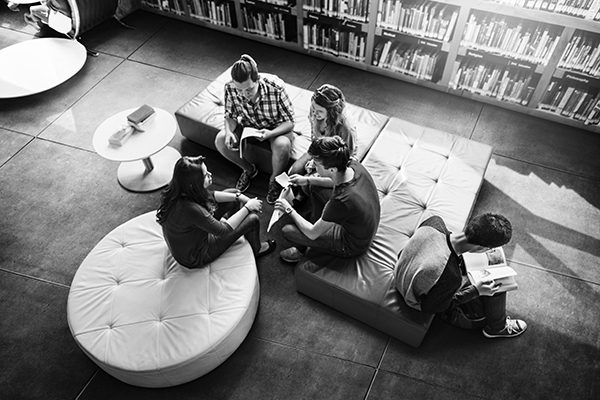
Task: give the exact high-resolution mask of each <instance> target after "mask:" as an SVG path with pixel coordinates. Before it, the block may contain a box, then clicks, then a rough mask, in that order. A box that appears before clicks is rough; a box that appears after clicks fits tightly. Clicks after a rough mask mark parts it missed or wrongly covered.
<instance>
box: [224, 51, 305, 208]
mask: <svg viewBox="0 0 600 400" xmlns="http://www.w3.org/2000/svg"><path fill="white" fill-rule="evenodd" d="M231 78H232V80H231V81H230V82H228V83H226V84H225V129H224V130H222V131H221V132H219V133H218V134H217V137H216V138H215V147H216V148H217V150H218V151H219V153H221V154H222V155H223V156H224V157H225V158H227V159H228V160H229V161H231V162H233V163H234V164H236V165H237V166H239V167H240V168H242V170H243V172H242V175H241V176H240V178H239V179H238V182H237V184H236V188H237V189H238V190H239V191H240V192H245V191H246V190H247V189H248V187H249V186H250V180H251V179H252V178H254V177H255V176H256V175H257V174H258V169H257V167H256V165H254V164H253V163H251V162H250V161H248V160H246V159H245V158H244V157H240V153H239V147H238V146H239V138H240V137H241V133H242V130H243V128H244V127H251V128H254V129H258V130H259V131H260V132H261V133H262V136H260V137H257V138H252V139H248V140H258V141H260V142H263V141H267V142H268V143H269V146H270V148H271V152H272V158H271V165H272V170H273V171H272V174H271V178H270V181H269V189H268V191H267V203H269V204H273V203H274V202H275V200H277V198H278V197H279V194H280V193H281V190H282V187H281V186H280V185H279V184H278V183H277V182H276V181H275V177H276V176H277V175H279V174H281V173H282V172H283V171H285V169H286V168H287V166H288V163H289V160H290V154H291V150H292V143H293V141H294V133H293V132H292V130H293V129H294V108H293V106H292V102H291V101H290V98H289V96H288V94H287V92H286V90H285V87H284V83H283V81H282V80H281V79H279V78H277V77H275V76H270V77H269V78H267V77H263V76H261V75H260V74H259V73H258V67H257V65H256V62H255V61H254V59H253V58H252V57H250V56H249V55H247V54H244V55H242V56H241V57H240V59H239V60H238V61H236V62H235V63H234V64H233V66H232V68H231ZM242 156H243V155H242Z"/></svg>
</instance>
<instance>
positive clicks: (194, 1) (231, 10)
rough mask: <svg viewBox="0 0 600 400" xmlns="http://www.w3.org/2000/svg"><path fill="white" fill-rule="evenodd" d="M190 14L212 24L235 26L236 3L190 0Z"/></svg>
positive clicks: (218, 0)
mask: <svg viewBox="0 0 600 400" xmlns="http://www.w3.org/2000/svg"><path fill="white" fill-rule="evenodd" d="M188 7H189V10H190V16H191V17H193V18H196V19H200V20H202V21H206V22H210V23H211V24H215V25H220V26H228V27H235V25H237V24H235V23H234V20H235V19H234V18H233V17H232V16H233V15H235V4H233V3H230V2H227V1H225V2H224V1H220V0H217V1H215V0H188Z"/></svg>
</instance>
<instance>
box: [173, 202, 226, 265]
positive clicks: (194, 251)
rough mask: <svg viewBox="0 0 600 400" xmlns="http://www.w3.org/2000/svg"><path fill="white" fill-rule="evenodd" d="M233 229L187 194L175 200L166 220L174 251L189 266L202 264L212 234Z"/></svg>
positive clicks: (179, 259)
mask: <svg viewBox="0 0 600 400" xmlns="http://www.w3.org/2000/svg"><path fill="white" fill-rule="evenodd" d="M232 230H233V228H232V227H231V226H230V225H229V224H227V223H226V222H221V221H219V220H217V219H215V218H214V217H213V216H212V214H211V213H210V212H209V211H208V210H207V209H206V208H204V207H202V206H201V205H200V204H197V203H195V202H193V201H191V200H189V199H187V198H185V197H184V198H181V200H179V201H178V202H177V203H176V204H175V206H174V207H173V209H172V210H171V211H170V213H169V214H168V216H167V219H166V220H165V221H164V222H163V224H162V231H163V235H164V237H165V241H166V242H167V245H168V246H169V250H171V254H172V255H173V257H174V258H175V260H177V262H178V263H180V264H181V265H183V266H185V267H188V268H198V267H201V266H202V260H203V259H204V255H205V253H206V250H207V248H208V245H209V243H211V236H221V235H224V234H226V233H228V232H231V231H232Z"/></svg>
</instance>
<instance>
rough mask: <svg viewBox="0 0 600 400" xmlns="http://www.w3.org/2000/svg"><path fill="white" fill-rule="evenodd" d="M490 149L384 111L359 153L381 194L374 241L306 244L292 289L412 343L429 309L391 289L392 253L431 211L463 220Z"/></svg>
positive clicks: (452, 223) (453, 225)
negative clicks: (320, 247) (341, 251)
mask: <svg viewBox="0 0 600 400" xmlns="http://www.w3.org/2000/svg"><path fill="white" fill-rule="evenodd" d="M491 155H492V149H491V147H490V146H488V145H485V144H482V143H478V142H475V141H473V140H469V139H465V138H463V137H459V136H455V135H451V134H449V133H445V132H442V131H438V130H435V129H430V128H425V127H422V126H419V125H416V124H413V123H410V122H407V121H403V120H400V119H398V118H391V119H390V121H389V122H388V124H387V125H386V126H385V128H384V129H383V131H382V132H381V133H380V134H379V136H378V137H377V138H376V140H375V142H374V143H373V146H372V147H371V149H370V150H369V152H368V153H367V155H366V156H365V158H364V160H363V161H362V164H363V165H364V166H365V168H367V170H368V171H369V172H370V173H371V175H372V176H373V180H374V181H375V185H376V186H377V191H378V193H379V199H380V202H381V220H380V223H379V228H378V230H377V234H376V235H375V240H374V241H373V245H372V246H371V248H369V250H368V251H367V252H366V253H365V254H363V255H361V256H359V257H354V258H348V259H341V258H337V259H336V258H333V257H331V256H328V255H326V254H323V253H319V252H317V251H314V250H312V249H309V251H308V252H307V253H306V256H305V258H304V259H303V260H302V261H300V262H299V263H298V265H297V267H296V269H295V279H296V288H297V289H298V291H300V292H302V293H305V294H307V295H308V296H310V297H313V298H315V299H317V300H319V301H321V302H323V303H325V304H327V305H329V306H331V307H333V308H335V309H337V310H339V311H341V312H343V313H345V314H348V315H350V316H352V317H354V318H356V319H358V320H360V321H362V322H364V323H366V324H368V325H370V326H373V327H375V328H377V329H379V330H381V331H383V332H385V333H387V334H389V335H390V336H392V337H394V338H396V339H398V340H401V341H403V342H405V343H407V344H409V345H411V346H413V347H419V346H420V344H421V342H422V341H423V338H424V337H425V334H426V333H427V330H428V329H429V326H430V324H431V321H432V320H433V315H430V314H425V313H422V312H419V311H417V310H414V309H412V308H410V307H409V306H407V305H406V303H405V302H404V299H403V298H402V296H401V295H400V293H399V292H398V291H397V290H396V288H395V286H394V277H395V273H394V268H395V264H396V260H397V259H398V254H399V253H400V252H401V251H402V249H403V248H404V246H405V245H406V242H407V241H408V239H409V238H410V237H411V236H412V235H413V234H414V232H415V230H416V229H417V227H418V226H419V225H420V224H421V222H423V221H424V220H425V219H427V218H428V217H430V216H432V215H439V216H440V217H442V218H443V219H444V221H446V224H447V226H448V228H449V229H450V230H451V231H454V232H459V231H461V230H462V229H463V228H464V226H465V224H466V222H467V220H468V218H469V216H470V214H471V211H472V208H473V206H474V204H475V200H476V199H477V194H478V192H479V189H480V187H481V184H482V183H483V177H484V175H485V171H486V168H487V165H488V163H489V160H490V158H491Z"/></svg>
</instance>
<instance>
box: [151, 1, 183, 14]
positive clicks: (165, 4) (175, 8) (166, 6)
mask: <svg viewBox="0 0 600 400" xmlns="http://www.w3.org/2000/svg"><path fill="white" fill-rule="evenodd" d="M183 2H184V0H142V4H144V5H146V6H148V7H152V8H156V9H157V10H162V11H169V12H172V13H173V14H177V15H184V14H185V6H184V5H183Z"/></svg>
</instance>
